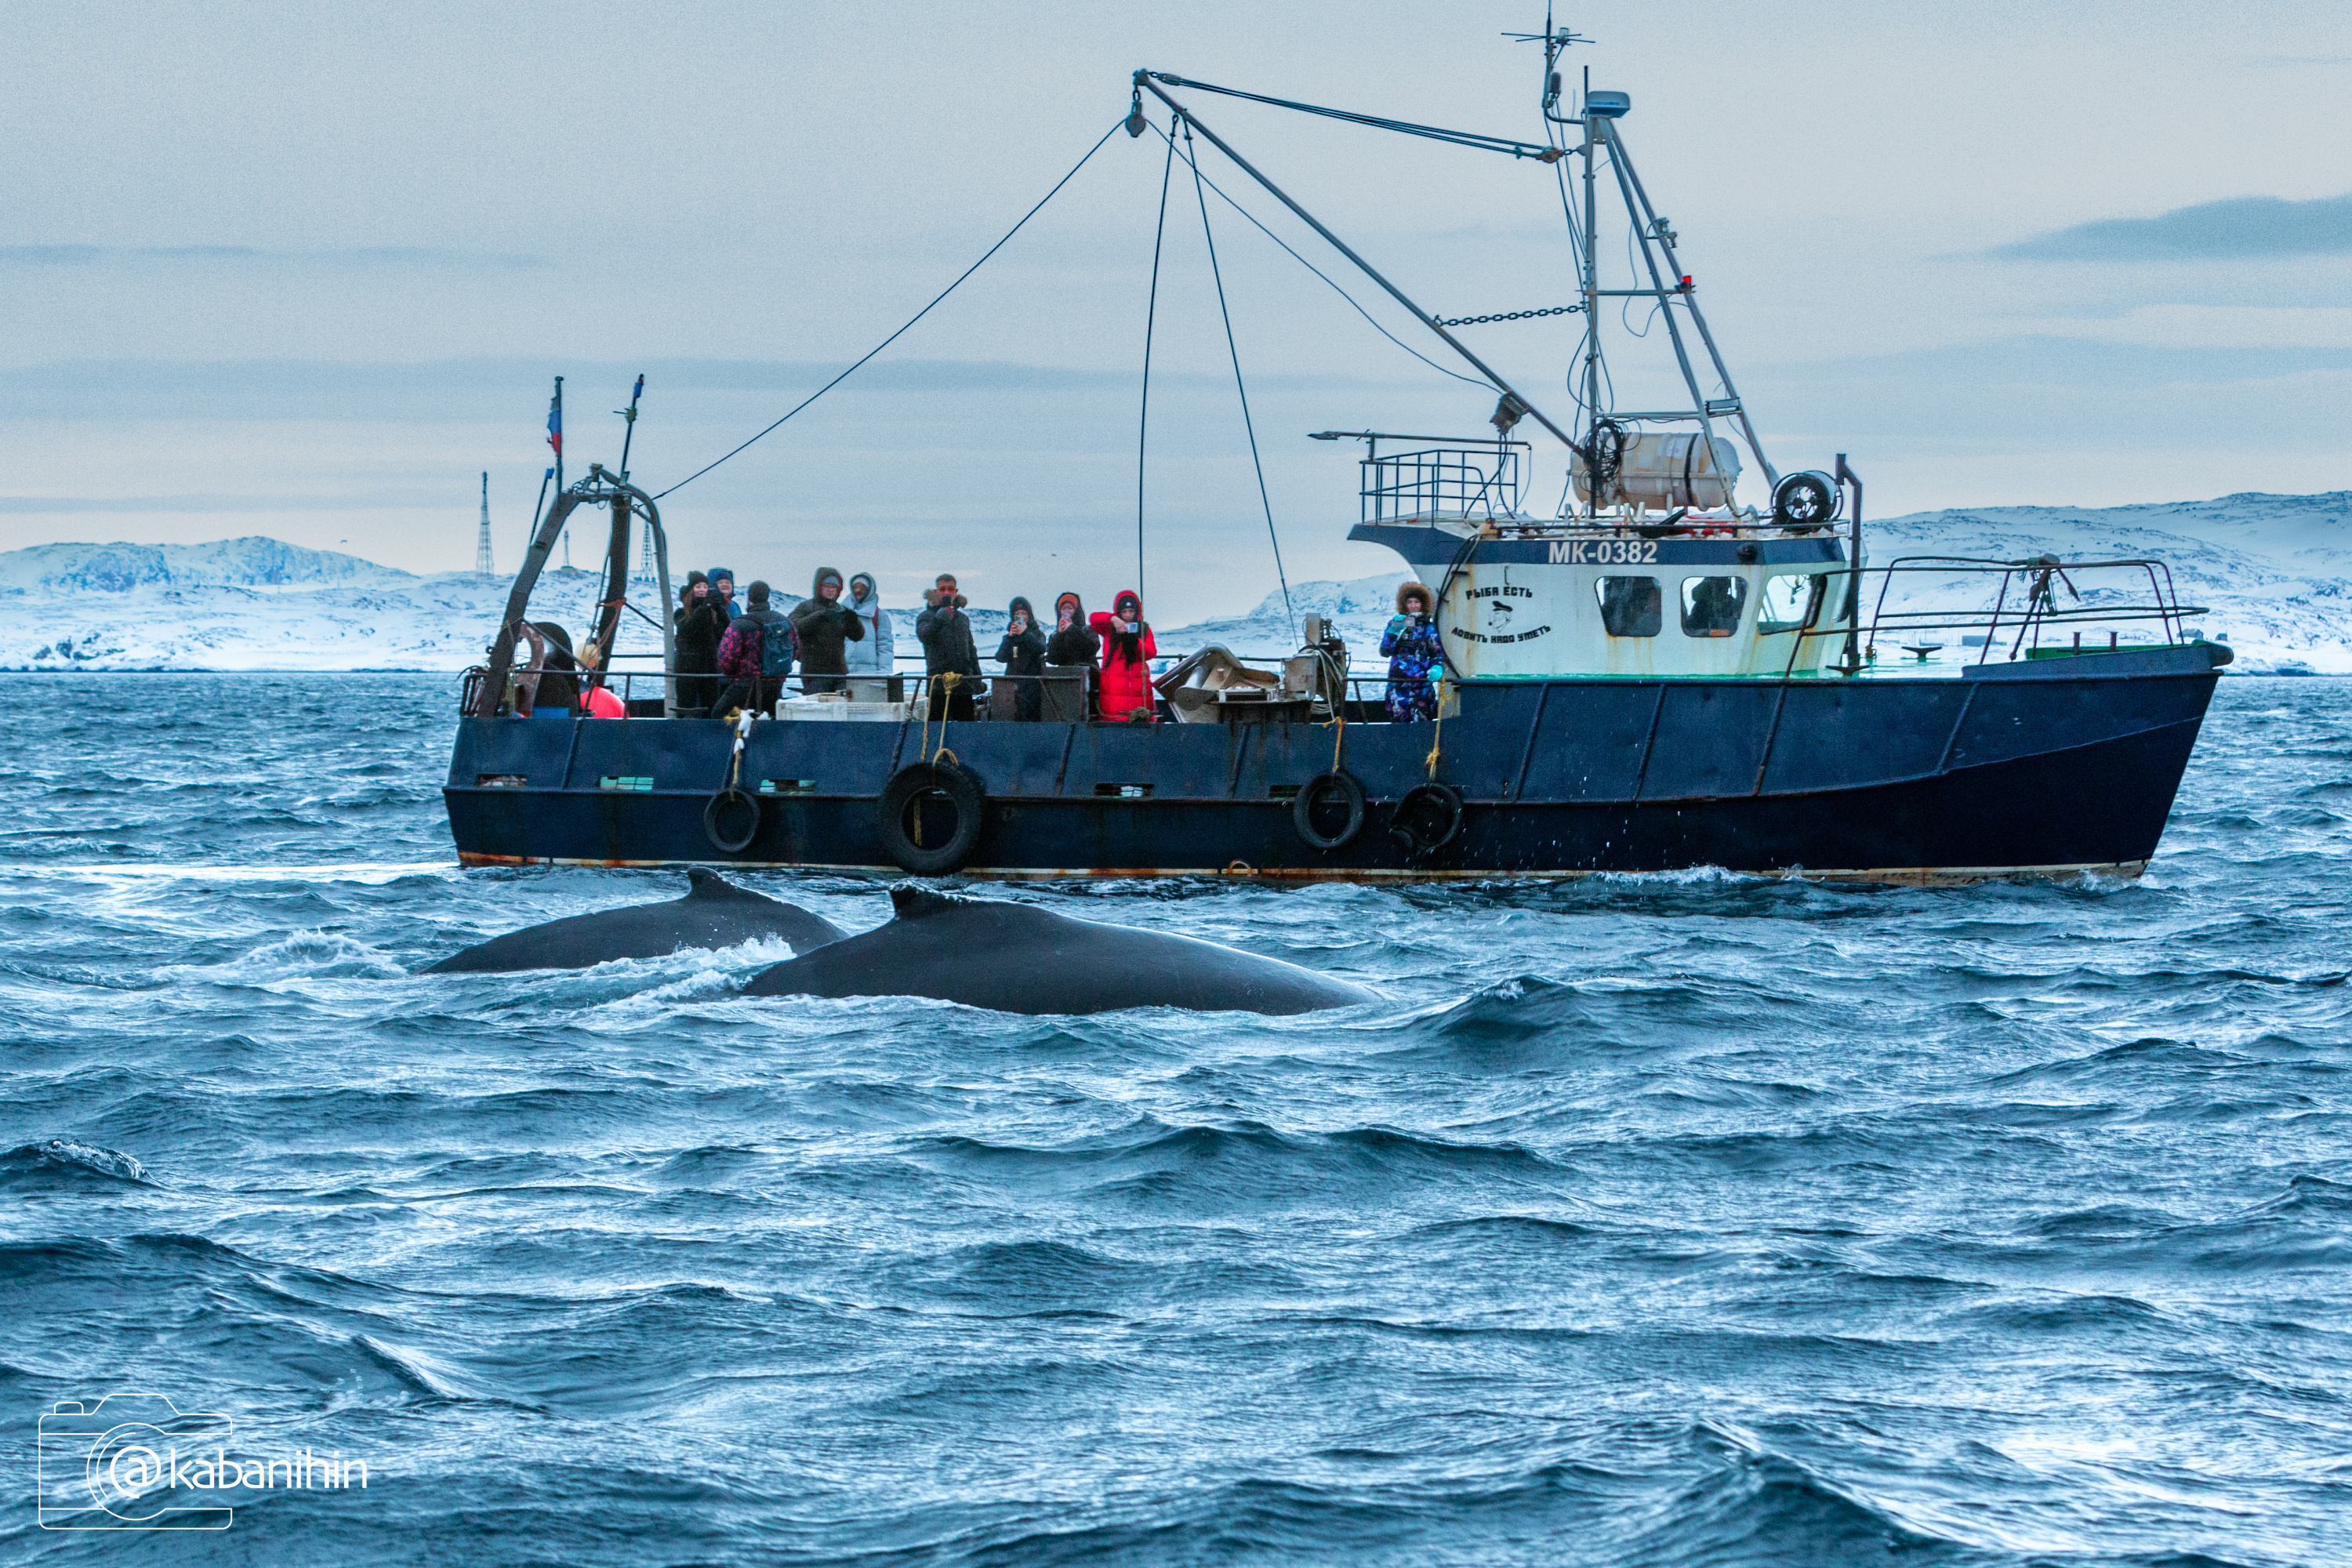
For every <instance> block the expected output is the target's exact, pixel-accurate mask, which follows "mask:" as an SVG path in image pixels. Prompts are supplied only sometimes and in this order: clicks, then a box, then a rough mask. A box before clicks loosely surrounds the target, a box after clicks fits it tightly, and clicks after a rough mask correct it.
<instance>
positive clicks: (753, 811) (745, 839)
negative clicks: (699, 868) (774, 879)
mask: <svg viewBox="0 0 2352 1568" xmlns="http://www.w3.org/2000/svg"><path fill="white" fill-rule="evenodd" d="M738 803H740V805H739V804H738ZM730 814H738V815H740V816H742V817H743V819H744V821H745V823H746V826H745V827H744V829H743V834H742V837H740V838H739V837H732V836H730V834H728V833H727V832H725V831H724V830H723V829H722V828H721V827H720V826H719V823H720V821H721V819H722V818H724V817H726V816H729V815H730ZM702 836H703V837H705V838H708V839H709V840H710V847H712V848H713V849H716V850H718V851H719V853H720V854H721V855H740V854H741V853H743V851H744V850H746V849H749V848H750V847H751V840H753V839H754V838H757V837H760V797H759V796H757V795H746V794H744V793H743V792H742V791H741V790H740V789H737V788H735V787H734V786H733V785H731V784H730V785H729V786H728V787H727V788H725V789H722V790H720V791H719V793H718V794H717V795H712V796H711V797H710V804H709V805H706V806H704V807H703V808H702Z"/></svg>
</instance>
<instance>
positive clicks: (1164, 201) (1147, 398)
mask: <svg viewBox="0 0 2352 1568" xmlns="http://www.w3.org/2000/svg"><path fill="white" fill-rule="evenodd" d="M1153 129H1155V130H1157V129H1158V127H1156V126H1155V127H1153ZM1160 140H1161V141H1163V142H1167V143H1168V158H1167V161H1166V162H1165V163H1161V164H1160V226H1159V227H1158V228H1156V229H1154V230H1153V231H1152V234H1151V298H1150V302H1149V303H1147V304H1146V305H1145V306H1144V307H1143V405H1142V407H1141V409H1140V410H1139V412H1138V413H1137V415H1136V419H1135V596H1136V597H1137V598H1139V599H1140V598H1141V597H1143V447H1144V438H1145V437H1148V436H1149V435H1150V433H1151V328H1152V323H1153V322H1155V321H1158V320H1159V319H1160V246H1161V244H1162V243H1163V242H1164V241H1165V240H1166V239H1167V237H1168V178H1169V176H1170V175H1171V174H1174V173H1175V172H1176V142H1175V140H1174V139H1173V138H1172V137H1167V136H1163V137H1161V138H1160ZM1111 608H1112V609H1113V610H1117V609H1118V605H1117V604H1113V605H1111Z"/></svg>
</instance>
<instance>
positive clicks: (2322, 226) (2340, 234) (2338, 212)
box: [1986, 195, 2352, 261]
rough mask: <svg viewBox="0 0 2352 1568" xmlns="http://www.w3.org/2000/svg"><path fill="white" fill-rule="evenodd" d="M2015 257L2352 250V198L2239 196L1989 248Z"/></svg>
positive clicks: (2192, 256)
mask: <svg viewBox="0 0 2352 1568" xmlns="http://www.w3.org/2000/svg"><path fill="white" fill-rule="evenodd" d="M1986 254H1987V255H1990V256H1995V257H1999V258H2001V259H2003V260H2008V261H2200V260H2213V259H2230V258H2242V257H2258V256H2346V255H2352V195H2341V196H2322V197H2319V198H2317V199H2316V200H2313V201H2307V202H2291V201H2286V200H2284V199H2282V198H2280V197H2278V196H2238V197H2234V198H2232V199H2231V200H2229V201H2221V202H2204V203H2200V205H2196V206H2193V207H2177V208H2175V209H2174V210H2173V211H2171V212H2168V213H2163V214H2159V215H2158V216H2155V217H2114V218H2102V219H2100V220H2099V221H2098V222H2096V223H2085V224H2077V225H2075V226H2074V227H2072V228H2062V229H2059V230H2057V231H2056V232H2054V233H2052V234H2044V235H2037V236H2035V237H2033V238H2032V239H2026V240H2021V241H2019V242H2018V243H2017V244H2015V245H2004V246H2000V247H1995V248H1994V249H1992V250H1990V251H1988V252H1986Z"/></svg>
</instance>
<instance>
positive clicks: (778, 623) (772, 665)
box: [752, 610, 799, 680]
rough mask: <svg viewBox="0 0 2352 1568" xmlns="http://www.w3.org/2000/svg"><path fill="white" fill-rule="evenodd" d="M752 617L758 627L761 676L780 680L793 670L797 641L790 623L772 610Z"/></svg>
mask: <svg viewBox="0 0 2352 1568" xmlns="http://www.w3.org/2000/svg"><path fill="white" fill-rule="evenodd" d="M752 619H753V621H754V623H755V624H756V625H757V626H759V628H760V675H761V679H767V680H781V679H783V678H784V677H785V676H787V675H790V674H791V673H792V672H793V651H794V647H795V645H796V644H797V643H798V641H799V639H798V638H796V637H793V627H792V623H791V622H790V621H787V620H785V619H784V617H783V616H780V615H778V614H776V613H775V612H774V611H773V610H768V611H763V612H762V613H761V614H760V615H758V616H753V617H752Z"/></svg>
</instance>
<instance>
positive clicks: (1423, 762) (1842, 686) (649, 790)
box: [446, 644, 2227, 883]
mask: <svg viewBox="0 0 2352 1568" xmlns="http://www.w3.org/2000/svg"><path fill="white" fill-rule="evenodd" d="M2226 658H2227V653H2226V650H2221V649H2214V648H2209V647H2206V646H2205V645H2201V644H2200V645H2189V646H2187V647H2174V648H2159V649H2151V650H2146V651H2141V652H2126V653H2122V654H2103V655H2096V656H2090V655H2086V656H2084V657H2082V658H2069V659H2041V660H2032V661H2020V662H2016V663H2003V664H1999V665H1988V666H1980V667H1972V668H1970V669H1969V670H1968V671H1964V672H1963V673H1962V674H1961V676H1960V677H1959V678H1957V679H1952V678H1946V679H1887V678H1874V677H1866V678H1863V679H1851V680H1841V679H1822V678H1811V679H1803V678H1801V679H1786V680H1782V679H1667V680H1640V679H1551V680H1529V681H1510V682H1493V683H1484V682H1482V683H1476V684H1472V685H1466V686H1465V687H1464V688H1462V689H1461V691H1460V704H1459V708H1458V709H1457V710H1454V711H1452V712H1450V713H1449V714H1448V716H1447V717H1446V719H1445V720H1444V722H1443V724H1442V725H1436V726H1433V725H1426V724H1421V725H1389V724H1363V723H1358V724H1350V725H1349V726H1347V727H1346V728H1345V731H1344V733H1342V732H1341V731H1340V730H1339V728H1337V727H1335V726H1331V725H1311V724H1265V725H1237V726H1231V727H1228V726H1224V725H1199V724H1187V725H1158V726H1129V725H1104V724H1078V725H1069V724H1042V723H1041V724H1016V723H1004V722H993V723H991V722H982V723H964V724H953V725H949V726H946V727H945V730H944V733H943V731H942V727H941V726H940V725H929V726H925V725H922V724H921V723H919V722H913V723H908V724H905V725H898V724H877V723H818V722H786V723H763V724H760V725H757V726H755V727H754V729H753V731H752V734H751V740H750V742H749V743H748V745H747V747H746V750H745V753H744V759H743V766H742V769H741V775H740V776H741V778H742V780H743V782H744V786H745V787H746V788H747V789H751V790H755V791H757V790H760V789H761V788H762V786H763V784H764V785H766V786H768V787H772V789H774V790H775V791H777V792H779V793H775V794H773V795H764V796H763V797H762V799H761V817H760V823H759V827H758V831H757V833H756V834H755V835H754V837H752V839H751V843H750V844H749V845H748V846H746V847H744V848H743V849H742V850H740V852H735V853H727V852H724V851H722V850H720V849H719V848H717V847H714V845H713V844H712V842H711V840H710V838H709V836H708V835H707V834H706V832H705V828H704V822H703V814H704V807H705V805H707V803H708V802H709V799H710V797H711V795H713V794H714V793H715V792H716V791H718V790H719V788H721V787H722V786H723V784H725V783H726V782H727V780H728V777H729V773H730V748H731V742H732V732H731V731H730V730H729V728H728V727H727V726H726V725H724V724H722V723H719V722H718V721H696V720H685V721H659V720H655V721H618V722H615V721H578V720H569V719H562V718H555V719H550V718H535V719H528V720H515V719H466V720H462V721H460V723H459V729H458V734H457V745H456V749H455V753H454V755H453V758H452V765H451V772H450V779H449V783H448V785H447V787H446V797H447V801H448V807H449V819H450V826H451V829H452V832H453V835H454V837H455V838H456V841H457V851H458V855H459V858H461V859H462V860H463V861H464V862H466V863H467V864H469V865H498V864H531V863H546V862H554V863H562V864H584V865H600V866H666V865H691V864H704V865H737V866H774V867H797V868H822V869H827V870H838V871H850V872H872V873H880V874H897V872H898V868H897V867H896V866H895V865H894V864H893V863H892V861H891V859H890V858H889V856H888V855H887V852H886V851H885V849H884V847H883V841H882V837H881V834H880V824H879V821H878V818H877V800H878V798H879V796H880V795H881V792H882V789H883V786H884V784H886V783H887V780H888V779H889V778H890V776H891V775H892V774H893V773H895V772H896V771H897V770H898V768H900V767H902V766H904V765H906V764H907V763H911V762H914V761H917V760H919V759H920V758H923V757H926V756H930V755H934V754H936V753H937V752H938V750H939V748H940V746H941V745H942V744H944V745H945V747H946V748H947V749H948V751H949V752H950V753H951V754H952V755H953V756H954V757H955V758H956V760H957V761H959V762H960V763H962V764H963V765H964V766H965V767H966V768H967V769H968V770H970V771H971V773H973V774H974V775H975V776H976V777H977V778H978V780H979V781H980V783H981V784H982V787H983V788H984V789H985V791H986V805H985V808H984V826H983V827H982V832H981V836H980V837H979V840H978V842H977V844H976V845H975V846H974V848H973V852H972V854H971V858H970V860H969V861H968V863H967V864H966V865H964V866H963V867H962V868H961V873H962V874H963V875H967V876H973V877H1136V876H1246V877H1263V878H1273V879H1302V880H1318V879H1336V880H1362V881H1372V880H1392V879H1393V880H1414V881H1420V880H1437V879H1488V878H1544V877H1575V876H1587V875H1592V874H1595V873H1608V872H1656V871H1674V870H1682V869H1688V868H1698V867H1720V868H1725V869H1727V870H1732V871H1739V872H1748V873H1759V874H1770V875H1782V876H1801V877H1807V878H1818V879H1842V880H1862V881H1874V882H1901V883H1936V882H1962V881H1972V880H1980V879H1987V878H2007V877H2034V876H2063V875H2069V874H2074V873H2079V872H2084V871H2093V872H2106V873H2111V874H2119V875H2126V876H2129V875H2137V873H2138V872H2139V871H2140V870H2141V869H2142V868H2144V867H2145V866H2146V864H2147V861H2148V859H2149V858H2151V857H2153V856H2154V854H2155V853H2156V849H2157V845H2158V840H2159V838H2160V837H2162V834H2163V830H2164V825H2165V822H2166V819H2167V817H2168V814H2169V812H2170V809H2171V805H2172V801H2173V796H2174V794H2175V792H2176V790H2177V789H2178V787H2179V782H2180V778H2181V775H2182V773H2183V771H2184V770H2185V769H2186V767H2187V765H2188V762H2189V754H2190V752H2191V751H2192V749H2193V748H2194V746H2195V743H2196V739H2197V734H2198V731H2199V728H2200V724H2201V722H2202V721H2203V718H2204V713H2205V709H2206V705H2207V703H2208V702H2209V701H2210V698H2211V695H2212V689H2213V683H2214V680H2215V679H2216V666H2217V664H2218V663H2219V662H2220V661H2221V660H2223V659H2226ZM1433 748H1434V749H1435V750H1436V752H1437V753H1438V755H1437V761H1436V763H1435V770H1434V771H1435V776H1436V777H1437V778H1438V779H1440V780H1442V781H1444V782H1445V783H1447V784H1452V785H1453V786H1454V788H1455V789H1457V790H1459V791H1460V792H1461V794H1462V795H1463V797H1464V800H1465V809H1464V814H1463V822H1462V828H1461V832H1460V833H1459V835H1458V836H1457V837H1455V838H1454V840H1453V842H1451V843H1449V844H1447V845H1446V846H1445V847H1443V848H1442V849H1440V850H1438V851H1437V852H1435V853H1434V854H1432V855H1428V856H1424V857H1419V858H1416V857H1413V856H1412V855H1409V854H1408V853H1407V852H1406V851H1405V849H1404V848H1402V847H1400V846H1399V845H1398V844H1397V843H1395V842H1393V841H1392V840H1391V838H1390V837H1389V835H1388V833H1387V832H1386V826H1387V822H1388V816H1389V811H1390V808H1391V807H1392V806H1393V805H1394V803H1395V802H1396V801H1397V800H1398V799H1399V798H1400V797H1402V795H1403V794H1404V792H1405V791H1407V790H1409V789H1411V788H1412V786H1413V785H1415V784H1420V783H1422V782H1423V781H1424V780H1426V779H1427V778H1429V777H1430V776H1431V764H1430V762H1429V753H1430V752H1431V751H1432V749H1433ZM1335 763H1336V764H1337V765H1338V766H1339V767H1341V768H1344V770H1345V771H1347V772H1348V773H1350V774H1351V775H1352V776H1354V777H1355V778H1356V779H1358V780H1359V781H1360V783H1361V784H1362V785H1363V786H1364V789H1365V793H1366V795H1368V797H1369V798H1370V808H1369V810H1368V812H1367V814H1366V822H1365V826H1364V830H1363V831H1362V832H1361V833H1360V835H1358V836H1357V837H1355V838H1354V839H1353V840H1352V841H1351V842H1349V844H1347V845H1345V846H1344V847H1340V848H1338V849H1332V850H1328V851H1327V850H1319V849H1317V848H1315V847H1311V846H1310V845H1308V844H1307V842H1306V841H1305V840H1304V839H1303V838H1302V837H1300V836H1299V834H1298V833H1297V830H1296V829H1295V828H1294V826H1293V824H1292V807H1291V803H1290V801H1289V800H1288V799H1287V798H1286V796H1287V795H1290V794H1295V792H1296V791H1297V788H1298V786H1300V785H1303V784H1306V783H1307V782H1308V781H1309V780H1310V779H1312V778H1314V777H1315V776H1316V775H1317V774H1318V773H1324V772H1326V771H1328V770H1330V769H1332V768H1333V767H1334V765H1335Z"/></svg>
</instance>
